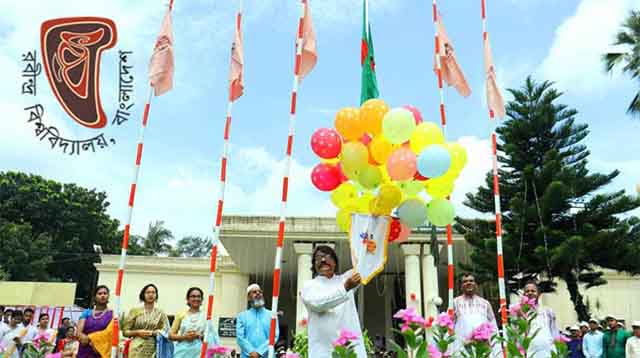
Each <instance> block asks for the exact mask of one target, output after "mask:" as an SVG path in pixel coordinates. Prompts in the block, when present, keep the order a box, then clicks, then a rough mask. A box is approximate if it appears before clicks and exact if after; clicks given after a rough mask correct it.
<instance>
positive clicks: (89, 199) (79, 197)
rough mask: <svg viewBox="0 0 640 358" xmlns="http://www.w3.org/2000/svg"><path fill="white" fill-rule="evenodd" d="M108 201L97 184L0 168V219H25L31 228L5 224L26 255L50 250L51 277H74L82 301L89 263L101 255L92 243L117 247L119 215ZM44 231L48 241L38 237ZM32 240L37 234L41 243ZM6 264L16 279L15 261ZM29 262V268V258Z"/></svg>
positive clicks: (89, 278)
mask: <svg viewBox="0 0 640 358" xmlns="http://www.w3.org/2000/svg"><path fill="white" fill-rule="evenodd" d="M108 207H109V202H108V201H107V196H106V194H105V193H104V192H98V191H96V190H95V189H92V190H89V189H85V188H82V187H80V186H78V185H76V184H62V183H58V182H56V181H53V180H47V179H44V178H42V177H41V176H37V175H30V174H25V173H18V172H0V220H2V221H3V222H8V223H12V224H15V225H20V226H21V225H27V226H28V227H29V228H30V230H31V231H30V234H29V232H28V230H26V228H20V229H15V228H13V229H12V228H11V227H9V229H7V230H18V231H17V232H19V233H20V235H22V236H21V237H22V238H25V241H24V242H22V243H21V244H22V245H23V248H24V250H26V252H27V255H28V256H29V257H35V256H36V255H41V256H42V257H46V256H47V254H48V256H49V257H50V262H49V263H48V265H47V273H48V277H49V279H51V280H60V281H72V282H76V283H77V284H78V289H77V292H76V296H77V297H79V298H84V299H85V301H84V302H85V303H88V301H87V300H88V299H89V297H90V295H91V294H90V291H91V289H92V287H91V285H92V283H93V282H94V279H95V275H96V270H95V267H94V266H93V264H94V263H95V262H97V261H98V260H99V257H98V255H97V254H96V253H95V252H94V245H100V246H101V247H102V250H103V252H104V253H116V251H117V250H118V249H119V247H120V238H121V237H119V236H118V235H117V234H118V221H117V220H115V219H112V218H111V217H110V216H109V215H108V214H107V208H108ZM27 237H30V239H28V240H27V239H26V238H27ZM43 237H48V238H49V239H50V243H49V244H47V245H45V244H44V243H43V242H44V241H40V240H41V239H42V238H43ZM30 240H31V241H33V240H36V242H37V243H39V244H38V245H40V246H41V247H40V248H38V247H35V246H34V244H33V243H32V242H31V241H30ZM42 240H43V239H42ZM0 246H4V242H3V243H2V245H0ZM36 246H37V245H36ZM3 263H4V262H3ZM15 264H16V265H17V264H20V263H15ZM5 265H6V266H5V269H6V270H7V272H9V274H10V276H11V279H13V280H17V279H20V278H18V277H16V276H15V275H14V273H15V272H19V271H21V270H20V269H16V268H15V267H16V266H12V265H14V264H11V265H10V264H8V263H5ZM28 267H29V270H33V266H31V263H29V266H28ZM22 274H24V273H22Z"/></svg>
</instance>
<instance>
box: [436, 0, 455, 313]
mask: <svg viewBox="0 0 640 358" xmlns="http://www.w3.org/2000/svg"><path fill="white" fill-rule="evenodd" d="M439 21H440V19H439V15H438V5H437V0H433V29H434V31H435V53H436V74H437V76H438V92H439V94H440V124H441V125H442V132H443V133H444V136H445V138H446V137H447V112H446V110H445V105H444V88H443V79H442V63H441V61H440V60H441V58H440V56H441V55H442V48H441V46H440V45H441V44H440V35H439V31H438V22H439ZM447 199H448V200H451V199H450V198H449V197H448V198H447ZM447 284H448V291H447V292H448V300H447V301H448V307H447V312H449V314H453V285H454V267H453V230H452V228H451V224H449V225H447Z"/></svg>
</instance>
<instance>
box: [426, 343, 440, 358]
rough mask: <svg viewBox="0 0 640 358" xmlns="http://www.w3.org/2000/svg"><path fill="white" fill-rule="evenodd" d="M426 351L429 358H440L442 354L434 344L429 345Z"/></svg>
mask: <svg viewBox="0 0 640 358" xmlns="http://www.w3.org/2000/svg"><path fill="white" fill-rule="evenodd" d="M427 349H428V350H429V357H430V358H442V352H440V351H439V350H438V347H436V346H435V345H434V344H430V345H429V347H428V348H427Z"/></svg>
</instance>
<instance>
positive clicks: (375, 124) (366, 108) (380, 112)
mask: <svg viewBox="0 0 640 358" xmlns="http://www.w3.org/2000/svg"><path fill="white" fill-rule="evenodd" d="M387 112H389V107H388V106H387V104H386V103H384V101H383V100H381V99H378V98H372V99H370V100H368V101H366V102H364V103H363V104H362V106H361V107H360V119H361V120H362V122H364V130H365V131H367V132H369V133H371V134H373V135H378V134H380V132H382V118H384V115H385V114H387Z"/></svg>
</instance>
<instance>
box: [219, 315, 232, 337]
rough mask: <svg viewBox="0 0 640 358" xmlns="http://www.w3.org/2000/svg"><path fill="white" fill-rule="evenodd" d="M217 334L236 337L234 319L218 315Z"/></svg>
mask: <svg viewBox="0 0 640 358" xmlns="http://www.w3.org/2000/svg"><path fill="white" fill-rule="evenodd" d="M218 336H220V337H229V338H235V337H236V319H235V318H232V317H220V318H219V319H218Z"/></svg>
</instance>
